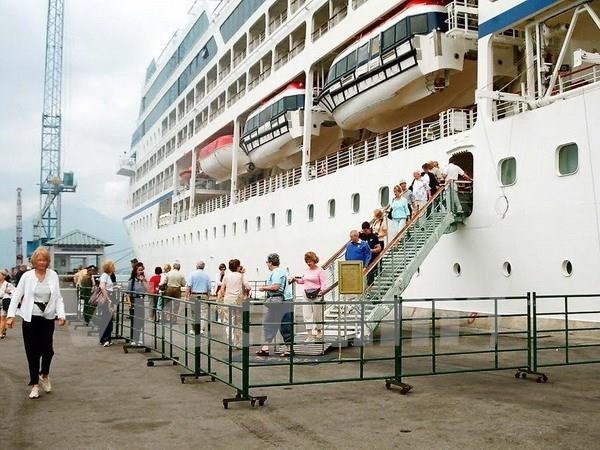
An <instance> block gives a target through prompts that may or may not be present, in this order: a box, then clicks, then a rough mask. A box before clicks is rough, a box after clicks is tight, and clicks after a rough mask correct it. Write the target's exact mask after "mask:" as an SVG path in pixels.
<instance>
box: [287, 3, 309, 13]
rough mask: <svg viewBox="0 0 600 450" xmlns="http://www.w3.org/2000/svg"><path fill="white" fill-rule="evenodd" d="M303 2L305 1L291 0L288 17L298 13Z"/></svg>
mask: <svg viewBox="0 0 600 450" xmlns="http://www.w3.org/2000/svg"><path fill="white" fill-rule="evenodd" d="M305 2H306V0H292V1H291V2H290V15H291V14H294V13H295V12H296V11H298V10H299V9H300V7H301V6H302V5H304V3H305Z"/></svg>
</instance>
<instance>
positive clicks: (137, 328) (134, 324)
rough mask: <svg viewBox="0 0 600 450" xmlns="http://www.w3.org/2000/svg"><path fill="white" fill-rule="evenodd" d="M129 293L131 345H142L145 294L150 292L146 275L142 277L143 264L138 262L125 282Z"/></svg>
mask: <svg viewBox="0 0 600 450" xmlns="http://www.w3.org/2000/svg"><path fill="white" fill-rule="evenodd" d="M127 290H128V291H129V299H130V300H129V313H130V317H131V328H132V336H131V344H132V345H140V346H142V345H144V321H145V318H146V305H145V304H144V302H145V300H146V294H147V293H148V292H149V290H150V286H149V284H148V281H147V280H146V275H144V264H142V263H141V262H138V263H136V264H135V266H134V267H133V270H132V271H131V276H130V277H129V281H128V282H127Z"/></svg>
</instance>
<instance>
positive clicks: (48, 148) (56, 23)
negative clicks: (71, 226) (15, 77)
mask: <svg viewBox="0 0 600 450" xmlns="http://www.w3.org/2000/svg"><path fill="white" fill-rule="evenodd" d="M63 30H64V0H48V23H47V27H46V65H45V75H44V110H43V112H42V151H41V165H40V212H39V217H38V221H37V223H36V224H35V225H34V227H33V237H34V241H37V242H36V245H40V244H43V243H44V242H46V241H47V240H50V239H54V238H56V237H58V236H60V232H61V193H62V192H75V188H76V186H75V183H74V180H73V173H72V172H66V173H65V174H64V177H63V174H62V173H61V167H60V163H61V130H62V112H61V100H62V68H63V67H62V66H63Z"/></svg>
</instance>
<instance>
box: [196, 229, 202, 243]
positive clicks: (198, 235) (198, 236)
mask: <svg viewBox="0 0 600 450" xmlns="http://www.w3.org/2000/svg"><path fill="white" fill-rule="evenodd" d="M196 234H197V236H196V238H197V239H198V241H200V236H201V235H200V230H198V232H197V233H196Z"/></svg>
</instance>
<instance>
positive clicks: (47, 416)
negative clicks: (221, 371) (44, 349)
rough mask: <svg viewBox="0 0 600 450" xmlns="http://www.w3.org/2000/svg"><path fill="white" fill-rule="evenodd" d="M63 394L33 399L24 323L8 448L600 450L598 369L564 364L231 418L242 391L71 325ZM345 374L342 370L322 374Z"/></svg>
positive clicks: (327, 395) (322, 389)
mask: <svg viewBox="0 0 600 450" xmlns="http://www.w3.org/2000/svg"><path fill="white" fill-rule="evenodd" d="M55 353H56V354H55V357H54V361H53V365H52V373H51V380H52V384H53V392H52V393H50V394H44V393H41V397H40V398H39V399H37V400H30V399H28V398H27V395H28V393H29V388H28V386H27V385H26V383H27V381H28V379H27V366H26V359H25V354H24V350H23V343H22V339H21V332H20V323H17V326H16V327H15V329H13V330H9V334H8V337H7V339H5V340H3V341H0V355H1V356H0V416H1V418H2V419H1V420H0V447H1V448H3V449H21V448H27V449H31V448H34V449H37V448H40V449H42V448H43V449H53V448H61V449H65V448H67V449H79V448H82V449H83V448H85V449H113V448H114V449H121V448H127V449H137V448H145V449H148V448H157V449H159V448H211V449H221V448H223V449H229V448H250V449H255V448H256V449H258V448H260V449H264V448H307V449H308V448H320V449H338V448H339V449H348V448H369V449H374V448H382V449H387V448H409V447H410V448H444V449H449V448H461V449H465V448H467V449H470V448H473V449H475V448H478V449H479V448H519V449H523V448H532V449H533V448H545V449H547V448H568V449H576V448H587V449H589V448H597V447H598V445H600V444H599V442H600V427H598V419H599V418H600V406H599V405H600V377H598V373H599V371H600V365H582V366H572V367H560V368H559V367H557V368H550V369H547V370H546V371H545V372H546V373H547V374H548V375H549V377H550V380H549V382H548V383H547V384H538V383H535V382H533V381H531V380H517V379H515V378H514V376H513V372H511V371H504V372H487V373H474V374H464V375H442V376H428V377H418V378H411V379H407V380H406V381H407V382H409V383H410V384H412V385H413V386H414V389H413V391H412V392H411V393H409V394H408V395H400V394H398V393H397V392H395V391H388V390H386V389H385V388H384V383H383V382H382V381H381V382H379V381H373V382H370V381H369V382H353V383H340V384H328V385H312V386H297V387H292V388H272V389H263V390H256V391H255V392H253V393H254V394H266V395H268V401H267V403H266V405H265V406H263V407H258V406H256V407H255V408H252V407H250V405H249V404H247V403H238V404H232V405H230V408H229V409H228V410H224V409H223V406H222V403H221V401H222V399H223V398H225V397H231V396H233V394H234V392H233V390H232V389H231V388H230V387H228V386H226V385H224V384H222V383H219V382H207V381H205V380H202V379H201V380H199V381H198V382H195V381H189V382H187V383H186V384H181V383H180V381H179V374H180V373H182V369H181V368H179V367H174V366H170V365H167V366H161V367H158V365H157V366H156V367H146V364H145V359H146V358H147V357H148V356H150V354H144V353H129V354H125V353H124V352H123V349H122V346H121V345H118V344H117V343H115V345H113V346H112V347H110V348H103V347H101V346H99V345H98V342H97V337H94V336H87V334H86V332H85V330H82V329H77V330H76V329H74V328H73V327H71V326H66V327H63V328H58V327H57V329H56V333H55ZM324 367H327V369H324V370H335V365H328V366H324Z"/></svg>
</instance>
